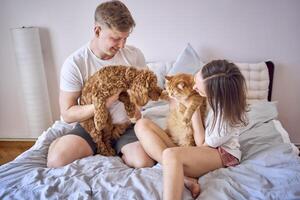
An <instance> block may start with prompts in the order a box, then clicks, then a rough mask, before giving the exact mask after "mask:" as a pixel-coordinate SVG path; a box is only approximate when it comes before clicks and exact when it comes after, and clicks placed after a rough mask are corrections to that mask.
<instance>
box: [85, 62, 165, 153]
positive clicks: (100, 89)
mask: <svg viewBox="0 0 300 200" xmlns="http://www.w3.org/2000/svg"><path fill="white" fill-rule="evenodd" d="M120 90H122V92H121V94H120V95H119V100H120V101H121V102H123V103H124V106H125V110H126V112H127V115H128V116H129V117H133V116H134V114H135V111H136V106H144V105H145V104H146V103H147V102H148V101H149V100H150V99H151V100H154V101H157V100H158V99H159V96H160V95H161V92H162V90H161V89H160V88H159V87H158V86H157V78H156V76H155V74H154V73H153V72H152V71H150V70H147V69H137V68H135V67H133V66H122V65H118V66H106V67H103V68H102V69H100V70H99V71H97V72H96V73H95V74H94V75H93V76H91V77H90V78H89V79H88V80H87V82H86V83H85V85H84V87H83V89H82V94H81V97H80V104H81V105H86V104H93V105H94V106H95V114H94V117H93V118H90V119H88V120H86V121H83V122H81V123H80V125H81V126H82V127H83V128H84V129H85V130H86V131H87V132H88V133H89V134H90V135H91V136H92V138H93V140H94V142H95V143H96V144H97V153H99V154H101V155H104V156H113V155H115V151H114V149H113V148H112V146H111V142H112V140H116V139H118V138H119V137H120V134H122V133H124V132H125V130H126V128H127V127H128V126H129V123H124V124H112V119H111V116H110V114H109V111H108V110H107V108H106V100H107V98H109V97H111V96H112V95H114V94H117V93H118V91H120Z"/></svg>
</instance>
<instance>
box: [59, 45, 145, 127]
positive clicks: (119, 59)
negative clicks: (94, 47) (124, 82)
mask: <svg viewBox="0 0 300 200" xmlns="http://www.w3.org/2000/svg"><path fill="white" fill-rule="evenodd" d="M107 65H126V66H136V67H146V62H145V58H144V55H143V53H142V52H141V51H140V50H139V49H138V48H136V47H133V46H129V45H126V46H125V47H124V48H123V49H120V50H119V51H118V52H117V54H116V55H115V56H114V57H112V58H111V59H109V60H101V59H100V58H98V57H97V56H95V55H94V54H93V52H92V51H91V49H90V42H89V43H87V44H86V45H84V46H83V47H81V48H80V49H78V50H77V51H75V52H74V53H72V54H71V55H70V56H69V57H68V58H67V59H66V61H65V62H64V64H63V66H62V69H61V73H60V90H62V91H66V92H78V91H81V90H82V87H83V85H84V82H85V81H86V80H87V79H88V78H89V77H90V76H92V75H93V74H94V73H95V72H96V71H98V70H99V69H100V68H102V67H104V66H107ZM109 111H110V114H111V116H112V120H113V123H123V122H126V121H128V120H129V119H128V117H127V114H126V111H125V108H124V105H123V103H121V102H120V101H116V102H115V103H114V104H113V105H112V106H111V108H110V109H109Z"/></svg>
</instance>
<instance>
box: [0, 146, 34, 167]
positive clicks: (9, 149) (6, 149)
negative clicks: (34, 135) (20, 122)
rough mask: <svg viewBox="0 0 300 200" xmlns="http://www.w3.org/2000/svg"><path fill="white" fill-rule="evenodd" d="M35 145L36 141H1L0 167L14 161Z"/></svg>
mask: <svg viewBox="0 0 300 200" xmlns="http://www.w3.org/2000/svg"><path fill="white" fill-rule="evenodd" d="M34 143H35V142H34V141H32V142H31V141H30V142H29V141H0V165H2V164H5V163H7V162H9V161H12V160H14V159H15V158H16V157H17V156H18V155H20V154H21V153H23V152H24V151H26V150H27V149H29V148H30V147H32V146H33V145H34Z"/></svg>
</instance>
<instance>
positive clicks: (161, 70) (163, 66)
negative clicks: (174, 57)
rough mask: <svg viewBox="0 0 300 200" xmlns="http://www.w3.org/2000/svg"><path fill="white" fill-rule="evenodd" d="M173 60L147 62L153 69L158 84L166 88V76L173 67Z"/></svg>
mask: <svg viewBox="0 0 300 200" xmlns="http://www.w3.org/2000/svg"><path fill="white" fill-rule="evenodd" d="M173 63H174V61H173V62H149V63H147V66H148V68H149V69H150V70H151V71H153V72H154V73H155V75H156V77H157V81H158V86H159V87H161V88H164V85H165V76H166V75H167V72H168V71H169V70H170V68H172V66H173Z"/></svg>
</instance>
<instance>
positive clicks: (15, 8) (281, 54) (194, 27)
mask: <svg viewBox="0 0 300 200" xmlns="http://www.w3.org/2000/svg"><path fill="white" fill-rule="evenodd" d="M100 2H101V1H95V0H89V1H84V0H77V1H74V0H72V1H71V0H52V1H50V0H49V1H39V0H1V1H0V33H1V37H0V44H1V45H0V52H1V54H0V66H1V68H0V70H1V78H0V82H1V85H0V92H1V94H2V98H1V103H0V119H1V120H0V138H3V137H12V138H14V137H28V135H29V133H28V131H29V130H28V127H27V124H26V118H25V113H24V107H23V104H22V91H20V89H19V88H20V85H19V82H18V75H17V73H18V71H17V67H16V62H15V57H14V53H13V47H12V38H11V36H10V31H9V29H10V28H15V27H20V26H37V27H40V28H41V33H40V34H41V40H42V41H41V42H42V49H43V53H44V60H45V67H46V73H47V82H48V88H49V95H50V100H51V106H52V112H53V116H54V118H55V119H58V118H59V108H58V86H59V71H60V67H61V65H62V63H63V61H64V59H65V58H66V57H67V56H68V55H69V54H70V53H71V52H73V51H74V50H76V49H77V48H79V47H80V46H82V45H83V44H85V43H86V42H87V41H88V40H89V39H90V38H91V37H92V26H93V13H94V9H95V8H96V6H97V5H98V3H100ZM124 2H125V3H126V4H127V6H128V7H129V9H130V10H131V11H132V14H133V16H134V18H135V20H136V23H137V27H136V28H135V30H134V32H133V33H132V35H131V37H130V38H129V40H128V43H129V44H133V45H135V46H137V47H139V48H140V49H141V50H142V51H143V52H144V54H145V57H146V59H147V60H148V61H157V60H174V59H175V58H176V56H177V55H178V53H179V52H180V51H181V49H182V48H183V47H184V46H185V45H186V43H187V42H190V43H191V44H192V45H193V46H194V48H195V49H196V50H197V51H198V53H199V55H200V56H201V58H202V59H203V60H204V61H209V60H211V59H215V58H225V59H230V60H233V61H238V62H258V61H265V60H272V61H273V62H274V63H275V67H276V68H275V77H274V86H273V97H272V98H273V100H276V101H278V109H279V119H280V121H281V122H282V124H283V126H284V128H286V129H287V131H288V132H289V134H290V137H291V139H292V141H293V142H295V143H300V135H299V128H298V123H299V122H300V109H299V102H300V89H299V87H300V79H299V78H298V74H299V73H300V69H299V68H298V63H300V55H299V54H300V53H299V52H300V41H299V35H300V20H299V19H300V12H299V10H300V1H298V0H287V1H282V0H251V1H250V0H248V1H234V0H221V1H220V0H185V1H183V0H182V1H173V0H164V1H160V0H152V1H146V0H127V1H124Z"/></svg>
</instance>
